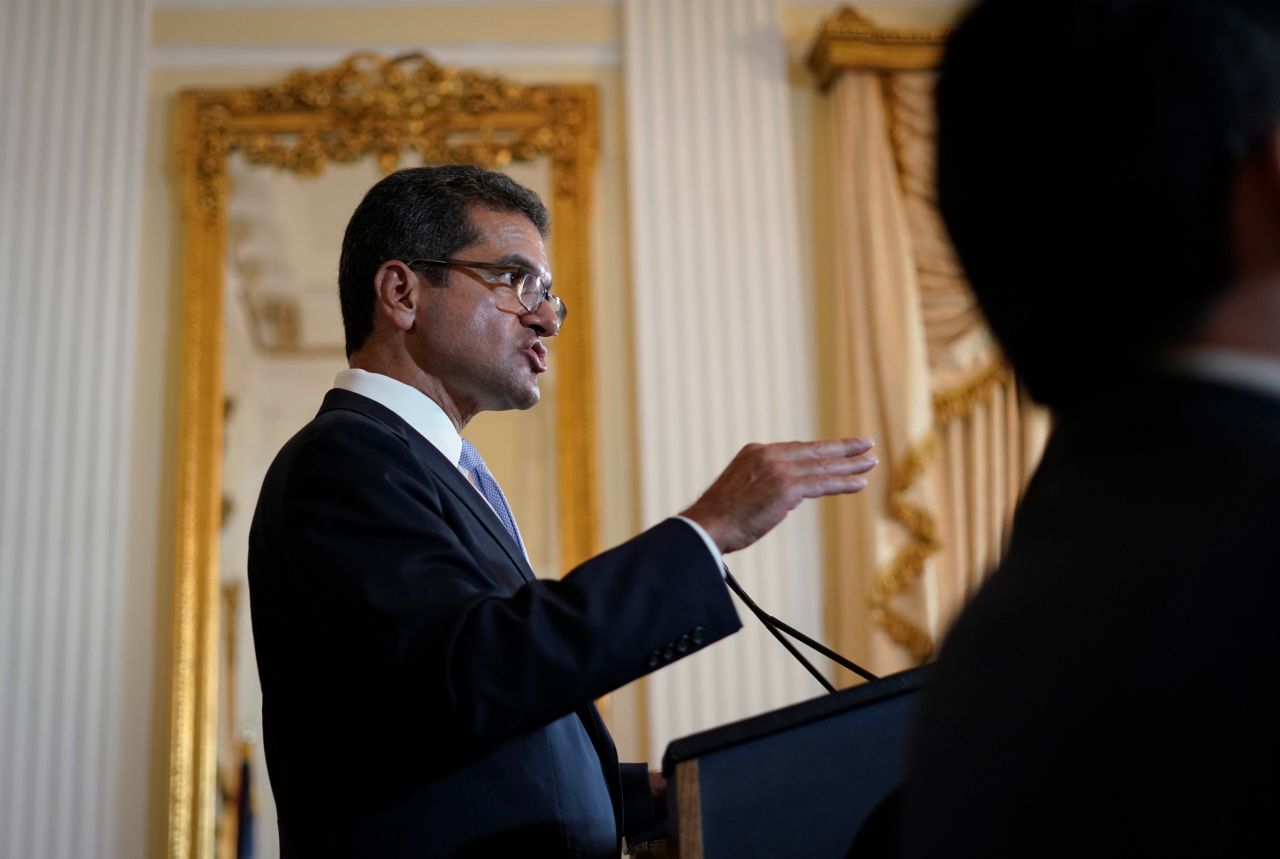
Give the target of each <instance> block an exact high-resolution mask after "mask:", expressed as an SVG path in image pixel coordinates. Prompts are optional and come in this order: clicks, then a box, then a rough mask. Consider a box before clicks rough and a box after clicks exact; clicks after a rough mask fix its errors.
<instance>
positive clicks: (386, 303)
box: [373, 259, 421, 331]
mask: <svg viewBox="0 0 1280 859" xmlns="http://www.w3.org/2000/svg"><path fill="white" fill-rule="evenodd" d="M420 284H421V279H420V278H419V277H418V275H417V274H416V273H415V272H414V271H413V269H411V268H409V266H407V265H405V264H404V263H403V262H401V261H400V260H398V259H393V260H387V261H386V262H384V263H383V264H382V265H380V266H378V271H377V272H376V273H375V274H374V276H373V292H374V303H373V311H374V316H375V317H378V316H381V317H383V318H385V319H386V320H387V321H388V322H390V323H391V324H392V325H393V326H395V328H396V329H398V330H400V331H408V330H409V329H411V328H412V327H413V320H414V317H415V315H416V314H417V311H418V302H419V301H420V300H421V295H420V294H419V287H420Z"/></svg>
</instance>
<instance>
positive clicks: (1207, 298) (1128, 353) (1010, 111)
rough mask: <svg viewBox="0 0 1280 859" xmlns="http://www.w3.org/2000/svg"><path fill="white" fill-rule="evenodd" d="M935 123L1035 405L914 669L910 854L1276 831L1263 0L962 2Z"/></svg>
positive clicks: (1277, 337)
mask: <svg viewBox="0 0 1280 859" xmlns="http://www.w3.org/2000/svg"><path fill="white" fill-rule="evenodd" d="M938 121H939V126H938V129H939V131H938V169H939V176H938V187H939V203H940V207H941V210H942V214H943V217H944V218H945V220H946V223H947V226H948V228H949V230H950V232H951V235H952V238H953V240H954V242H955V246H956V249H957V251H958V253H959V256H960V259H961V261H962V263H963V264H964V267H965V269H966V271H967V274H968V276H969V278H970V280H971V282H972V284H973V288H974V290H975V292H976V294H977V296H978V299H979V301H980V303H981V305H982V308H983V310H984V311H985V313H986V315H987V318H988V320H989V321H990V324H991V327H992V329H993V330H994V331H995V334H996V336H997V337H998V338H999V340H1000V342H1001V343H1002V345H1003V346H1004V348H1005V350H1006V352H1007V354H1008V356H1009V358H1010V359H1011V360H1012V362H1013V364H1014V366H1015V367H1016V369H1017V371H1018V372H1019V374H1020V375H1021V377H1022V378H1023V379H1024V380H1025V382H1026V384H1027V386H1028V388H1029V390H1030V391H1031V393H1032V395H1033V396H1034V397H1035V398H1036V399H1038V400H1039V401H1040V402H1042V403H1045V404H1047V405H1048V406H1050V407H1051V408H1052V410H1053V412H1054V416H1055V426H1054V430H1053V433H1052V436H1051V438H1050V440H1049V444H1048V447H1047V450H1046V452H1045V455H1044V460H1043V462H1042V464H1041V466H1040V468H1039V470H1038V471H1037V473H1036V474H1035V476H1034V478H1033V479H1032V481H1031V483H1030V486H1029V487H1028V489H1027V493H1026V496H1025V498H1024V500H1023V503H1022V505H1021V507H1020V509H1019V511H1018V513H1017V515H1016V517H1015V521H1014V526H1013V531H1012V537H1011V542H1010V546H1009V551H1008V554H1007V555H1006V558H1005V560H1004V562H1003V563H1002V564H1001V565H1000V568H999V569H997V570H996V571H995V573H994V574H993V575H992V577H991V578H990V580H989V581H988V582H987V583H986V584H985V585H984V587H983V588H982V589H981V591H980V592H979V594H978V595H977V597H976V598H975V599H974V600H973V602H972V603H971V604H970V605H969V606H968V608H967V609H966V610H965V611H964V612H963V614H962V616H961V617H960V619H959V620H958V621H957V623H956V624H955V626H954V628H953V629H952V630H951V632H950V633H949V635H948V636H947V638H946V640H945V642H944V646H943V648H942V651H941V654H940V656H939V659H938V662H937V665H936V666H935V670H934V673H933V674H932V675H931V677H930V680H929V683H928V684H927V687H926V690H925V692H924V699H923V708H922V712H921V715H920V721H919V724H918V726H917V731H916V738H915V743H914V747H913V753H912V764H911V768H910V778H909V780H908V785H907V789H906V793H905V802H904V806H903V824H902V837H903V839H904V848H905V853H906V854H907V855H909V856H913V857H937V856H966V855H1012V854H1018V855H1024V856H1040V855H1045V854H1067V855H1098V854H1103V855H1108V854H1121V855H1200V856H1203V855H1219V854H1230V855H1259V852H1257V851H1259V850H1261V849H1263V848H1262V845H1265V844H1268V843H1270V844H1275V843H1276V842H1277V841H1280V835H1278V834H1277V831H1276V828H1275V826H1276V820H1277V812H1280V803H1278V801H1277V778H1278V775H1277V773H1278V770H1280V755H1278V754H1277V747H1278V741H1277V729H1276V725H1277V724H1280V707H1277V692H1276V685H1277V682H1278V678H1277V672H1276V668H1277V662H1278V660H1277V638H1278V636H1277V634H1276V622H1275V619H1274V618H1275V611H1276V608H1277V604H1278V603H1280V592H1278V591H1280V589H1278V588H1277V575H1278V574H1280V132H1278V127H1280V3H1277V2H1276V0H1070V2H1061V3H1036V2H1027V0H992V2H986V3H982V4H980V5H979V6H978V7H977V8H976V9H975V10H974V11H973V12H972V13H971V14H970V16H969V17H968V18H967V19H966V21H965V22H964V23H963V24H962V25H961V27H960V28H959V30H958V31H957V32H956V33H955V35H954V38H953V39H952V41H951V44H950V46H949V48H948V51H947V57H946V60H945V63H944V66H943V70H942V74H941V78H940V81H939V85H938ZM1271 849H1272V850H1274V847H1273V848H1271Z"/></svg>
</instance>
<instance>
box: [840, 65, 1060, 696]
mask: <svg viewBox="0 0 1280 859" xmlns="http://www.w3.org/2000/svg"><path fill="white" fill-rule="evenodd" d="M933 82H934V74H933V72H931V71H880V70H870V69H869V70H846V71H842V72H841V73H839V74H838V75H837V76H835V78H834V80H833V82H832V85H831V87H830V88H829V90H828V91H827V96H828V98H829V101H830V105H829V106H830V109H831V114H830V115H831V135H832V139H831V141H830V142H831V152H832V153H833V163H832V164H831V165H830V171H831V173H830V175H831V177H832V179H833V192H832V195H831V205H832V207H833V210H832V212H831V216H832V220H833V226H834V236H836V242H835V253H834V258H833V260H832V266H833V277H832V278H831V279H830V281H828V282H826V283H824V284H823V285H822V287H821V288H822V289H824V290H827V291H829V294H828V295H826V296H822V297H821V301H822V303H823V304H824V306H826V307H827V308H829V309H830V313H827V314H824V324H825V325H827V326H828V328H829V330H828V331H826V332H824V333H825V335H826V340H827V342H829V343H830V344H831V345H832V349H833V354H832V355H831V360H832V361H833V363H834V367H833V373H832V378H833V381H834V383H835V385H834V388H835V390H834V392H833V394H832V396H833V397H834V402H833V404H832V409H831V412H830V417H831V419H832V420H834V422H835V427H834V428H835V430H836V431H837V432H841V433H848V432H859V433H866V434H870V435H872V436H874V437H875V438H876V439H877V442H878V447H877V452H878V455H879V457H880V461H881V465H880V466H879V469H878V471H877V474H876V475H875V479H874V480H873V482H872V485H871V487H870V488H869V490H868V491H867V492H864V493H862V494H860V495H858V496H855V497H853V498H848V499H841V500H840V501H839V502H837V503H836V504H835V505H833V507H834V508H835V509H834V512H833V514H832V520H833V521H831V522H830V523H829V524H831V525H832V526H833V527H832V529H831V534H830V540H829V547H830V548H831V550H832V556H833V557H832V560H831V562H830V565H831V573H830V578H829V588H828V594H829V596H830V597H831V605H830V608H829V610H828V616H827V622H828V625H829V633H830V634H831V638H832V640H833V641H834V642H835V643H836V645H837V647H838V648H839V649H842V650H844V651H846V652H849V653H852V654H860V655H862V656H863V658H865V659H866V660H867V661H868V662H869V663H870V666H871V667H872V669H873V670H876V671H878V672H880V673H888V672H892V671H897V670H901V669H903V668H906V667H909V666H911V665H915V664H919V663H921V662H924V661H926V660H928V659H929V658H930V657H931V656H932V655H933V653H934V649H935V647H936V644H937V642H938V641H939V638H940V636H941V634H942V633H943V631H944V630H945V628H946V626H947V624H948V623H949V622H950V620H951V619H952V617H953V616H954V615H955V613H956V611H957V610H958V609H959V608H960V606H961V605H962V604H963V602H964V600H965V599H966V598H967V597H968V596H969V595H970V594H971V593H972V592H973V590H974V589H975V588H976V586H977V585H978V584H979V583H980V582H981V580H982V578H983V577H984V576H985V575H986V574H987V572H988V571H989V570H990V569H991V568H992V566H993V565H994V564H995V563H996V562H997V561H998V560H999V557H1000V554H1001V551H1002V549H1003V546H1004V542H1005V534H1006V530H1007V528H1008V524H1009V520H1010V517H1011V514H1012V511H1013V507H1014V504H1015V503H1016V501H1017V498H1018V497H1019V494H1020V492H1021V490H1022V488H1023V487H1024V486H1025V484H1026V481H1027V479H1028V478H1029V476H1030V474H1031V471H1032V469H1033V468H1034V466H1035V463H1036V462H1037V461H1038V459H1039V456H1040V453H1041V450H1042V448H1043V444H1044V438H1045V435H1046V432H1047V418H1046V416H1045V415H1044V414H1043V413H1042V412H1041V411H1040V410H1038V409H1037V408H1035V407H1034V406H1033V405H1032V404H1031V403H1030V402H1029V401H1028V400H1027V399H1026V397H1025V396H1024V394H1023V392H1022V391H1021V389H1020V388H1019V386H1018V384H1017V381H1016V380H1015V379H1014V378H1013V375H1012V373H1011V372H1010V371H1009V368H1008V366H1007V365H1006V364H1005V363H1004V361H1003V359H1002V357H1001V356H1000V354H999V351H998V349H997V348H996V346H995V344H994V342H993V341H992V339H991V337H990V335H989V333H988V331H987V329H986V327H985V325H984V324H983V322H982V318H981V315H980V313H979V312H978V309H977V307H976V305H975V302H974V300H973V297H972V294H971V293H970V291H969V289H968V286H967V284H966V283H965V281H964V278H963V274H962V272H961V271H960V268H959V265H958V263H957V261H956V259H955V257H954V255H953V253H952V250H951V247H950V245H949V243H948V241H947V238H946V234H945V230H944V228H943V226H942V223H941V220H940V218H939V215H938V212H937V208H936V204H935V198H934V190H933V189H934V122H933V109H932V90H933ZM845 679H850V678H845Z"/></svg>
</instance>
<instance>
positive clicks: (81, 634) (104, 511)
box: [0, 0, 150, 857]
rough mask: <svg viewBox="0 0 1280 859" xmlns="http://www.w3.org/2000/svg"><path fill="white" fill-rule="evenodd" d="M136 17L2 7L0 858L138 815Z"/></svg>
mask: <svg viewBox="0 0 1280 859" xmlns="http://www.w3.org/2000/svg"><path fill="white" fill-rule="evenodd" d="M149 14H150V3H149V0H113V2H110V3H108V2H103V0H5V2H4V3H3V4H0V117H2V118H3V119H0V385H3V390H2V392H0V403H3V416H2V417H0V697H2V699H3V700H2V702H0V855H3V856H14V857H18V856H23V857H37V856H38V857H93V856H113V855H116V854H117V853H119V851H120V848H121V845H122V843H130V842H122V841H121V839H120V822H119V821H120V819H121V818H122V817H124V818H129V819H133V818H136V817H137V812H136V810H133V809H127V808H125V807H124V805H125V803H124V802H122V799H121V797H122V781H123V779H122V762H121V760H120V759H119V755H118V754H117V749H118V748H119V747H120V745H121V742H120V737H121V734H122V732H123V731H124V730H125V729H124V726H122V722H123V720H122V719H121V710H122V707H123V702H122V700H121V697H122V696H121V695H120V688H121V680H122V676H123V666H122V664H121V663H122V658H121V654H122V646H121V644H122V639H123V637H124V635H125V630H124V629H123V623H122V616H123V605H122V603H123V600H122V594H123V582H124V557H125V549H126V547H125V545H124V539H123V536H124V533H125V529H126V512H127V509H126V504H127V500H128V491H127V489H128V481H129V468H128V462H127V459H128V452H129V438H130V435H129V433H130V428H131V422H130V410H131V406H132V390H131V382H132V378H133V373H132V358H133V348H134V317H135V315H136V307H135V300H136V295H137V291H138V288H137V279H138V278H137V269H138V265H137V262H138V247H139V238H140V237H139V230H138V223H139V206H140V183H139V178H140V167H141V160H142V149H143V141H142V131H143V122H142V120H143V109H144V101H143V96H144V93H145V62H146V59H145V58H146V52H147V40H148V20H149ZM133 709H135V710H139V709H140V710H143V711H149V709H150V708H149V706H143V707H140V708H138V707H135V708H133ZM130 766H131V767H135V768H136V767H139V766H141V767H144V768H145V766H146V764H145V762H131V763H130ZM144 771H145V770H144ZM130 799H131V800H133V801H135V802H136V801H137V799H138V797H136V796H130ZM141 834H142V833H140V836H141ZM137 841H138V842H141V837H139V838H138V839H137ZM139 846H141V844H140V843H139Z"/></svg>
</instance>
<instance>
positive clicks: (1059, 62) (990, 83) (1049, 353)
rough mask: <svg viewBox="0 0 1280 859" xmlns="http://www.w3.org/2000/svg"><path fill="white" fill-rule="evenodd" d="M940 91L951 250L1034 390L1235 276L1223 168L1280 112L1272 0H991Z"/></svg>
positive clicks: (1148, 340)
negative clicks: (1046, 0) (1053, 0)
mask: <svg viewBox="0 0 1280 859" xmlns="http://www.w3.org/2000/svg"><path fill="white" fill-rule="evenodd" d="M937 105H938V196H939V206H940V209H941V211H942V215H943V218H944V219H945V221H946V224H947V227H948V229H949V230H950V233H951V237H952V240H953V241H954V243H955V246H956V249H957V252H958V254H959V256H960V260H961V262H962V263H963V265H964V268H965V270H966V272H967V275H968V277H969V279H970V281H971V283H972V285H973V288H974V291H975V293H976V294H977V297H978V300H979V302H980V303H981V305H982V308H983V310H984V312H985V313H986V316H987V318H988V321H989V322H990V324H991V327H992V329H993V331H994V332H995V334H996V336H997V338H998V339H999V341H1000V343H1001V344H1002V346H1003V347H1004V349H1005V351H1006V353H1007V354H1008V356H1009V358H1010V359H1011V360H1012V362H1013V364H1014V366H1015V367H1016V368H1017V370H1018V372H1019V373H1020V375H1021V376H1022V378H1023V379H1024V380H1025V382H1026V384H1027V386H1028V388H1029V390H1030V391H1031V393H1032V395H1033V396H1034V397H1035V398H1036V399H1038V400H1040V401H1042V402H1045V403H1048V404H1049V405H1053V406H1061V405H1063V404H1065V403H1067V402H1069V401H1070V400H1072V399H1074V398H1075V397H1077V396H1078V395H1079V394H1080V393H1081V392H1082V391H1083V390H1085V388H1086V386H1089V385H1092V384H1096V382H1097V380H1098V374H1099V373H1100V372H1104V373H1105V372H1109V371H1111V370H1113V369H1122V368H1123V367H1125V366H1126V365H1133V364H1137V363H1142V362H1145V361H1149V360H1150V359H1151V358H1152V357H1154V356H1155V355H1156V354H1158V352H1159V351H1160V350H1161V349H1163V348H1165V347H1167V346H1169V345H1171V344H1174V343H1177V342H1178V341H1179V340H1180V339H1181V338H1184V337H1186V336H1187V335H1188V334H1190V333H1191V332H1192V331H1193V330H1194V329H1195V327H1196V324H1197V322H1198V321H1200V320H1201V319H1202V318H1203V316H1204V314H1205V311H1206V310H1207V309H1208V307H1209V306H1210V304H1211V303H1212V302H1213V301H1214V299H1215V298H1216V297H1218V296H1219V295H1220V294H1222V293H1223V292H1224V291H1225V290H1226V289H1228V288H1229V287H1230V286H1231V285H1232V284H1233V280H1234V278H1235V276H1236V272H1235V260H1234V259H1233V251H1232V230H1233V225H1232V216H1231V206H1232V188H1233V182H1234V179H1235V176H1236V172H1237V168H1238V166H1239V165H1240V163H1241V161H1242V159H1244V158H1245V156H1247V155H1248V154H1249V153H1250V152H1251V151H1253V150H1255V149H1256V148H1258V147H1260V146H1262V145H1264V143H1266V142H1267V141H1268V139H1269V137H1270V135H1271V133H1272V132H1273V131H1274V130H1275V127H1276V125H1277V122H1278V121H1280V3H1277V2H1276V0H1069V2H1062V3H1040V2H1033V0H987V2H983V3H980V4H979V5H978V6H977V7H976V8H975V9H974V10H973V11H972V12H971V13H970V14H969V16H968V17H967V18H966V19H965V21H964V22H963V23H962V24H961V26H960V27H959V29H958V30H957V32H956V33H955V34H954V36H953V38H952V39H951V42H950V44H949V46H948V49H947V55H946V59H945V61H944V64H943V68H942V73H941V76H940V78H939V83H938V90H937Z"/></svg>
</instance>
